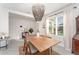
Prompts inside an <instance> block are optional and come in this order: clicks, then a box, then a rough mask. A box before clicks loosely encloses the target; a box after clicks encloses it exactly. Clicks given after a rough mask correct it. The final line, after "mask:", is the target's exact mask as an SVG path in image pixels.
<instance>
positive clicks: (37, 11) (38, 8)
mask: <svg viewBox="0 0 79 59" xmlns="http://www.w3.org/2000/svg"><path fill="white" fill-rule="evenodd" d="M44 11H45V8H44V5H43V4H35V5H33V6H32V12H33V15H34V18H35V21H36V22H37V25H38V26H37V27H38V30H37V32H38V33H39V22H40V21H41V20H42V17H43V15H44Z"/></svg>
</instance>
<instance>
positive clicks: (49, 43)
mask: <svg viewBox="0 0 79 59" xmlns="http://www.w3.org/2000/svg"><path fill="white" fill-rule="evenodd" d="M26 40H28V41H29V42H30V43H31V44H32V45H33V46H34V47H35V48H36V49H37V50H38V51H39V52H43V51H45V50H46V49H49V48H51V49H52V47H54V46H55V45H57V44H58V43H60V41H59V40H57V39H53V38H49V37H47V36H39V37H38V36H32V35H31V36H27V39H26ZM51 52H52V51H51ZM51 52H50V53H51Z"/></svg>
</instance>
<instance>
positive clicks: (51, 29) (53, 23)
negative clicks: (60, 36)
mask: <svg viewBox="0 0 79 59" xmlns="http://www.w3.org/2000/svg"><path fill="white" fill-rule="evenodd" d="M49 32H50V33H51V34H56V21H55V17H52V18H51V19H50V20H49Z"/></svg>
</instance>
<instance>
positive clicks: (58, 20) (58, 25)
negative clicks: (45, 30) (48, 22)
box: [57, 16, 63, 36]
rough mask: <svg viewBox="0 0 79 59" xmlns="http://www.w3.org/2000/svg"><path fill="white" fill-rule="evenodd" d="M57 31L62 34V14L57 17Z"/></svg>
mask: <svg viewBox="0 0 79 59" xmlns="http://www.w3.org/2000/svg"><path fill="white" fill-rule="evenodd" d="M57 27H58V29H57V31H58V35H60V36H62V35H63V16H59V17H57Z"/></svg>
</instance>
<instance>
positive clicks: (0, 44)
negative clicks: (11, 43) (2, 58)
mask: <svg viewBox="0 0 79 59" xmlns="http://www.w3.org/2000/svg"><path fill="white" fill-rule="evenodd" d="M2 47H6V48H7V39H0V48H2Z"/></svg>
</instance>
